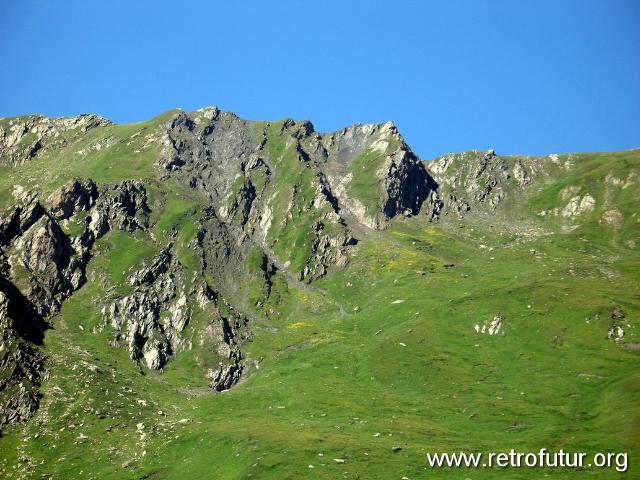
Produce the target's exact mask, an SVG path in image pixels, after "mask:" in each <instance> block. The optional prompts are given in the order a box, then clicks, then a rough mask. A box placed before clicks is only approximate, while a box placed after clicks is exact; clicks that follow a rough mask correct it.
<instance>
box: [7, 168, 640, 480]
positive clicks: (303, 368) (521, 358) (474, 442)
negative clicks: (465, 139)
mask: <svg viewBox="0 0 640 480" xmlns="http://www.w3.org/2000/svg"><path fill="white" fill-rule="evenodd" d="M283 161H284V157H283ZM634 162H636V163H635V165H638V163H637V160H634ZM103 168H107V169H108V163H106V164H105V165H103ZM586 171H590V169H589V168H587V167H586V166H585V172H586ZM290 172H291V175H294V176H295V178H298V179H299V178H301V177H304V171H298V170H294V169H290ZM585 172H582V173H579V174H577V176H576V178H575V179H573V180H575V181H578V180H579V178H580V177H579V176H580V175H583V174H586V173H585ZM284 180H285V179H282V181H283V182H284ZM299 183H301V184H304V182H303V181H302V182H299ZM2 188H3V191H4V188H5V187H4V186H3V187H2ZM549 188H550V189H553V188H555V187H554V186H550V187H549ZM165 190H168V191H169V194H168V197H167V199H168V200H167V202H166V205H167V206H166V207H164V209H163V210H162V212H160V213H158V217H157V218H156V220H157V222H156V227H155V228H154V235H155V236H156V238H158V239H159V242H160V243H162V242H163V241H164V240H165V239H166V233H167V231H168V230H169V229H170V228H171V227H172V226H176V227H177V229H178V241H177V247H178V248H179V257H180V260H181V262H183V264H184V265H185V266H186V267H188V268H193V267H194V266H195V264H194V263H193V262H195V261H196V259H194V258H193V255H192V254H191V252H190V250H189V249H188V248H187V244H188V241H189V239H190V238H192V235H193V234H194V233H195V223H194V219H195V218H197V215H198V210H197V208H196V206H195V205H194V204H193V200H192V199H190V198H189V197H188V196H187V194H186V193H185V192H180V191H174V190H172V189H171V188H168V187H165ZM549 191H551V190H549ZM283 192H284V191H283ZM289 194H290V192H287V193H286V194H285V193H283V195H284V197H286V199H287V201H288V199H289V198H290V197H289ZM158 195H161V193H158V192H157V193H154V198H157V196H158ZM541 195H542V197H544V195H551V193H544V192H543V193H542V194H541ZM594 195H597V193H594ZM625 195H626V193H625ZM542 197H541V199H540V200H539V201H540V202H544V201H545V200H544V198H542ZM278 201H279V200H277V199H276V200H275V202H278ZM285 203H287V202H285ZM274 205H278V203H274ZM630 205H633V202H632V201H631V204H630ZM194 208H195V210H194ZM530 213H534V212H530ZM628 213H629V212H627V211H626V210H625V215H627V214H628ZM629 216H630V215H629ZM593 221H594V222H597V220H596V219H595V217H594V220H593ZM303 223H304V222H303ZM273 225H274V227H272V228H276V227H275V226H276V225H279V223H278V220H277V217H274V223H273ZM598 228H600V227H598V224H597V223H594V225H592V228H590V229H588V230H585V231H584V232H582V231H581V230H580V229H578V230H575V231H574V232H572V233H571V234H568V235H551V236H546V237H541V238H539V239H538V240H535V241H533V242H529V243H527V244H521V243H518V242H514V241H513V239H512V238H510V237H509V236H506V235H505V236H502V235H499V234H484V233H483V232H482V231H481V230H479V229H476V231H474V232H471V231H467V230H465V232H463V233H455V234H454V233H451V232H448V231H445V230H441V229H439V228H437V227H432V226H428V225H423V224H421V223H420V221H419V220H418V219H413V220H411V221H401V222H398V223H397V224H396V225H395V226H394V227H393V228H392V229H390V230H388V231H385V232H377V233H372V235H371V237H370V238H368V239H365V240H364V241H363V242H362V243H361V245H360V247H359V251H358V254H357V256H355V257H354V258H353V259H352V261H351V263H350V265H349V267H348V268H347V269H346V270H345V271H342V272H335V273H332V274H331V275H330V276H329V277H327V278H326V279H323V280H322V281H319V282H316V283H314V286H313V287H311V288H304V289H302V290H299V289H296V288H295V287H294V286H292V285H289V286H288V287H287V286H286V284H285V283H284V282H282V280H281V279H276V282H275V283H274V289H275V291H274V292H273V294H272V299H280V302H276V301H275V300H272V304H271V305H270V306H271V307H272V308H274V309H276V310H278V311H279V313H280V315H279V316H272V320H269V321H266V320H261V321H260V320H258V321H256V322H254V333H255V338H254V341H253V342H252V343H249V344H247V345H246V347H245V348H246V350H247V356H248V361H249V363H250V364H251V363H253V362H256V361H257V362H259V365H260V368H259V370H255V369H253V370H252V373H251V374H250V375H248V376H247V377H246V378H245V379H244V380H243V381H242V382H241V384H240V385H238V386H237V387H235V388H234V389H233V390H231V391H230V392H226V393H224V394H217V395H216V394H211V393H209V392H208V391H207V389H206V388H204V387H205V385H204V381H203V380H202V377H201V371H200V370H199V367H198V365H199V363H200V362H201V361H202V357H201V356H202V355H203V354H204V352H199V351H197V349H196V351H194V352H185V353H183V354H180V355H178V357H177V358H176V359H174V360H173V361H172V362H171V363H170V364H169V367H168V368H167V369H166V370H165V373H164V374H160V373H156V372H146V374H145V375H142V374H141V373H140V372H139V371H138V369H137V367H135V366H134V365H133V364H132V363H131V362H130V360H129V359H128V358H127V354H126V352H125V351H124V349H114V348H112V347H111V346H110V345H109V341H110V338H111V337H110V332H109V331H108V329H107V330H105V331H103V332H100V331H97V333H92V331H93V328H94V327H96V326H97V325H98V324H99V322H100V313H99V308H100V305H99V302H98V301H96V300H97V299H98V300H99V299H101V298H102V297H103V296H104V295H105V291H106V290H107V289H109V288H110V287H113V288H115V289H116V290H118V289H121V288H124V287H123V279H124V278H126V274H125V273H124V272H126V271H128V269H129V268H130V267H132V266H134V265H138V264H139V263H140V262H142V261H145V260H147V259H148V258H150V256H151V255H152V254H153V252H154V248H157V246H158V245H157V244H156V243H153V242H151V240H150V239H149V238H147V237H142V236H139V237H137V238H125V236H124V235H122V234H109V235H108V236H107V237H105V238H104V239H103V240H101V244H100V246H99V248H100V249H101V250H100V251H102V252H103V255H102V256H101V257H100V258H99V259H97V260H96V261H95V262H93V263H92V265H91V272H90V274H92V275H96V276H98V277H99V278H104V279H105V282H104V284H102V283H100V282H93V283H91V284H88V285H87V286H85V287H83V288H82V289H81V290H80V291H79V292H77V293H76V294H75V295H74V296H73V297H72V298H71V299H70V300H69V301H68V302H66V303H65V305H64V308H63V311H62V314H61V315H59V316H58V317H56V318H55V319H54V320H53V322H52V326H53V328H52V329H51V330H49V331H48V332H47V336H46V341H45V352H46V353H47V355H48V356H49V359H50V362H51V371H52V377H51V378H50V379H49V380H47V381H46V382H45V383H44V385H43V393H44V398H43V402H42V406H41V408H40V410H39V411H38V413H37V414H36V417H35V418H34V420H33V421H31V422H29V423H28V424H26V425H19V426H16V427H13V428H10V429H8V430H7V431H6V432H5V436H4V438H2V439H0V476H2V475H5V476H11V477H16V478H18V477H19V474H20V473H23V474H27V473H29V476H32V477H33V478H40V477H41V475H53V476H54V478H72V477H81V478H91V477H93V478H114V479H118V478H184V477H185V476H189V477H190V478H194V479H200V478H216V479H235V478H273V479H287V478H326V479H334V478H401V477H402V476H403V475H407V476H408V477H410V478H412V479H416V478H434V477H435V478H456V479H457V478H465V477H470V478H473V479H474V480H475V479H478V478H496V476H498V474H497V472H496V471H488V470H477V471H469V472H466V471H464V470H447V469H443V470H439V471H437V472H430V471H427V469H426V468H425V466H424V454H425V453H426V452H431V451H452V450H458V449H465V450H481V451H499V450H505V451H506V450H509V449H510V448H515V449H517V450H520V451H535V450H537V449H539V448H540V447H546V448H549V449H551V450H553V449H559V448H565V449H568V450H574V451H588V452H595V451H627V452H629V454H630V457H631V467H630V470H629V472H628V474H626V475H624V474H623V475H618V474H616V476H620V477H621V478H635V476H636V475H637V472H638V471H639V469H640V464H639V462H638V454H640V440H639V438H638V435H637V432H638V431H640V421H639V418H640V416H639V415H638V407H637V405H638V404H639V401H640V377H639V375H638V372H639V369H638V366H639V363H638V354H637V352H636V351H631V350H624V349H621V348H620V347H618V346H616V345H615V344H614V343H613V342H610V341H607V340H606V339H605V336H606V331H607V329H608V326H609V323H608V322H609V320H608V318H607V317H608V312H610V309H611V308H612V306H613V304H614V303H615V304H619V305H621V306H623V308H624V309H625V310H626V312H627V318H628V319H629V322H630V325H631V326H630V327H627V328H626V330H627V336H626V337H625V340H627V341H636V342H637V341H639V338H638V337H639V334H638V333H637V318H638V315H639V314H640V302H639V301H638V298H640V287H639V285H640V275H639V273H638V272H639V271H638V268H637V267H638V255H637V253H635V252H634V251H633V250H630V249H627V248H625V247H624V244H623V243H621V242H620V241H619V239H617V237H616V236H613V238H610V237H606V236H605V234H604V231H602V232H601V231H600V230H598ZM304 232H305V229H304V228H302V227H301V226H296V228H290V229H287V228H285V229H283V230H280V231H278V230H274V231H273V232H272V233H271V235H282V237H278V238H283V239H285V240H286V242H285V240H281V242H282V243H281V245H280V246H279V247H277V248H281V249H282V250H281V251H280V252H279V253H282V254H283V256H284V258H287V255H290V254H291V251H290V250H285V248H291V247H286V245H291V244H292V243H291V241H295V239H294V240H291V239H290V238H289V237H288V236H289V235H303V234H304ZM593 232H596V233H593ZM598 232H600V233H598ZM634 234H635V235H636V236H637V227H634V226H633V225H626V224H625V227H624V229H623V230H622V233H620V235H624V238H625V239H626V238H627V236H628V235H634ZM463 235H464V237H463ZM580 238H583V239H586V240H588V242H584V241H583V240H580ZM299 241H301V240H299ZM480 244H484V245H486V246H487V247H488V248H485V249H482V248H480V247H479V245H480ZM576 245H582V247H580V248H576ZM109 247H111V248H109ZM132 247H135V248H132ZM277 248H276V247H274V249H276V251H278V250H277ZM489 248H493V250H489ZM532 248H533V249H535V250H536V253H535V254H534V253H531V252H530V249H532ZM125 251H126V252H129V254H127V255H121V253H122V252H125ZM594 254H596V255H597V257H596V258H595V259H594ZM257 257H258V255H257V253H256V258H257ZM256 262H257V260H256ZM445 263H454V264H456V267H455V268H452V269H445V268H443V264H445ZM603 270H605V271H608V272H613V275H611V276H606V275H604V274H603ZM416 271H424V272H426V275H424V276H422V275H418V274H416ZM348 285H351V286H348ZM395 300H403V302H402V303H398V304H394V303H392V302H394V301H395ZM355 307H359V311H357V312H356V311H355V310H354V309H355ZM498 313H501V314H502V315H504V316H505V328H506V335H505V336H498V337H489V336H480V335H477V334H476V333H475V332H474V330H473V326H474V325H475V324H476V323H482V322H484V321H486V320H490V319H492V318H493V316H494V315H496V314H498ZM587 320H588V321H587ZM200 321H206V314H205V313H204V312H201V313H198V314H197V315H196V317H195V318H194V323H196V322H200ZM81 325H82V329H81V328H80V326H81ZM187 334H189V332H187ZM194 343H196V342H194ZM402 344H404V345H402ZM83 362H87V363H88V364H91V365H95V366H97V367H98V368H99V371H98V372H94V371H92V370H91V369H89V368H88V366H87V365H86V364H85V363H83ZM138 400H140V401H138ZM159 411H162V412H163V413H164V415H161V414H159V413H158V412H159ZM96 412H97V414H96ZM180 420H185V422H184V423H180ZM138 423H143V424H144V428H143V429H142V431H143V432H144V434H145V437H144V438H143V439H142V440H141V439H140V437H141V433H139V432H138V430H139V429H138V427H137V424H138ZM108 427H111V428H110V431H107V429H108ZM375 433H380V434H381V435H380V436H379V437H376V436H374V434H375ZM81 434H82V436H81ZM36 435H37V437H36ZM84 436H86V437H87V438H84ZM393 446H401V447H402V448H403V449H402V450H401V451H400V452H397V453H394V452H392V450H391V448H392V447H393ZM321 454H322V455H321ZM21 457H29V458H30V459H32V464H31V465H32V466H30V463H29V462H26V461H18V459H19V458H21ZM334 458H342V459H345V460H346V463H345V464H336V463H335V462H334V461H333V459H334ZM124 462H131V463H130V464H128V465H127V468H123V466H122V465H123V463H124ZM310 465H312V466H313V467H314V468H313V469H311V468H310V467H309V466H310ZM544 473H549V474H551V475H553V476H554V477H556V478H584V477H588V478H611V476H612V472H611V471H607V470H595V469H594V470H587V471H582V472H580V471H550V472H541V471H539V470H525V469H520V470H512V471H509V472H507V474H508V478H540V476H541V475H543V474H544ZM501 478H506V477H503V476H501Z"/></svg>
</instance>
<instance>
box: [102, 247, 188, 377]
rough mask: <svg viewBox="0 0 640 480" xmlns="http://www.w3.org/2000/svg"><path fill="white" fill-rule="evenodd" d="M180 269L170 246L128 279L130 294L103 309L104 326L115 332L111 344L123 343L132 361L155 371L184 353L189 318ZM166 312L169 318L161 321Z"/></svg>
mask: <svg viewBox="0 0 640 480" xmlns="http://www.w3.org/2000/svg"><path fill="white" fill-rule="evenodd" d="M182 273H183V272H182V267H181V265H180V264H179V263H178V262H177V261H176V260H175V258H174V257H173V256H172V254H171V245H170V246H169V247H167V248H166V249H164V250H162V252H160V254H158V255H157V256H156V257H154V259H153V261H152V262H151V264H150V265H149V266H148V267H143V268H142V269H140V270H138V271H137V272H135V273H134V274H133V275H132V276H131V277H130V279H129V283H130V284H131V285H132V286H133V287H134V290H133V293H131V294H130V295H127V296H125V297H122V298H119V299H117V300H116V301H114V302H113V303H111V305H109V306H105V307H103V309H102V314H103V322H104V323H103V326H106V325H107V324H109V325H110V326H111V327H112V328H113V331H114V344H115V346H118V345H119V344H120V342H123V343H124V344H125V345H126V346H127V349H128V350H129V354H130V356H131V359H132V360H134V361H143V362H144V363H145V364H146V366H147V368H150V369H154V370H158V369H160V368H162V367H163V366H164V365H165V364H166V362H167V359H168V358H169V357H170V356H171V355H173V354H174V353H176V352H179V351H180V350H183V349H185V347H186V345H185V344H184V342H183V341H182V338H181V336H180V333H181V332H182V331H183V330H184V328H185V327H186V325H187V323H188V322H189V318H190V311H189V309H188V306H187V299H186V296H185V293H184V291H183V290H181V289H180V288H181V287H182V288H184V287H183V280H182ZM163 311H165V312H167V313H168V314H169V315H167V316H166V317H165V318H163V319H162V320H161V318H160V315H161V313H162V312H163Z"/></svg>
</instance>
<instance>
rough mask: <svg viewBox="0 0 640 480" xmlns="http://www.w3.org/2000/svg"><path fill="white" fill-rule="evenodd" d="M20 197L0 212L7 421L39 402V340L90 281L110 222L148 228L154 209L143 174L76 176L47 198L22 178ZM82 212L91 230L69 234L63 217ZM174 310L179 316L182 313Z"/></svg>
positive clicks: (0, 349)
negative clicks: (96, 249) (111, 179)
mask: <svg viewBox="0 0 640 480" xmlns="http://www.w3.org/2000/svg"><path fill="white" fill-rule="evenodd" d="M14 197H15V204H14V205H13V206H12V207H11V208H10V209H9V211H7V212H6V213H5V214H4V215H2V216H1V217H0V340H1V344H0V370H2V371H3V376H2V380H0V426H2V425H3V424H9V423H14V422H17V421H22V420H25V419H28V418H29V417H30V416H31V415H32V414H33V412H34V411H35V409H36V408H37V405H38V398H39V397H38V386H39V382H40V378H41V377H42V375H43V373H44V367H43V361H42V358H41V356H40V354H39V353H38V348H37V345H38V344H39V343H41V341H42V332H43V331H44V328H45V326H46V323H45V319H46V318H47V317H48V316H50V315H52V314H54V313H56V312H58V311H59V309H60V307H61V304H62V302H63V301H64V300H65V299H66V298H68V297H69V296H70V295H71V294H72V293H73V292H74V291H76V290H77V289H78V288H80V287H81V286H82V285H83V284H84V283H85V282H86V276H85V270H86V266H87V263H88V262H89V260H90V258H91V249H92V247H93V244H94V242H95V240H97V239H98V238H100V237H101V236H102V235H104V234H105V233H106V232H107V231H108V230H109V229H111V228H116V229H121V230H124V231H134V230H136V229H138V228H146V226H147V225H148V215H149V208H148V205H147V200H146V192H145V189H144V186H143V185H142V184H140V183H137V182H123V183H120V184H115V185H105V186H104V187H103V188H98V186H97V185H96V184H95V183H94V182H93V181H91V180H86V181H80V180H72V181H70V182H68V183H67V184H65V185H63V186H62V187H61V188H60V189H59V190H57V191H55V192H54V193H53V194H51V196H49V198H48V199H47V202H46V203H45V205H44V206H43V204H42V203H40V201H39V199H38V196H37V194H35V193H32V192H28V191H25V190H24V189H23V188H21V187H19V186H16V188H15V189H14ZM81 212H84V213H85V214H86V217H85V218H84V225H85V228H84V232H83V233H81V234H80V235H78V236H70V235H68V234H66V233H65V231H64V228H63V226H62V225H63V223H64V222H66V221H68V220H74V218H75V216H76V215H77V214H79V213H81ZM179 308H180V306H178V307H177V309H178V310H179ZM174 314H175V318H174V319H173V321H174V322H175V323H179V322H180V321H181V314H180V313H179V312H178V311H176V312H174ZM7 372H8V373H7ZM4 373H7V375H6V376H5V375H4Z"/></svg>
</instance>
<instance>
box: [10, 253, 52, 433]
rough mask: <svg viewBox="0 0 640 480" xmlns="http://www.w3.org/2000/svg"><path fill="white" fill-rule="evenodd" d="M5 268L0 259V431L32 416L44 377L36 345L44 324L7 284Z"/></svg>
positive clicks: (24, 300) (15, 289)
mask: <svg viewBox="0 0 640 480" xmlns="http://www.w3.org/2000/svg"><path fill="white" fill-rule="evenodd" d="M8 269H9V268H8V264H7V262H6V259H5V258H4V257H3V256H0V372H2V375H0V429H1V428H2V427H4V426H5V425H10V424H12V423H16V422H20V421H24V420H28V419H29V418H30V417H31V416H32V415H33V413H34V412H35V411H36V409H37V407H38V403H39V400H40V397H39V394H38V387H39V385H40V382H41V379H42V376H43V374H44V367H43V359H42V357H41V355H40V354H39V352H38V350H37V348H36V347H35V344H36V343H40V342H41V341H42V335H43V332H44V328H45V324H44V322H43V321H42V319H41V317H40V316H39V315H38V314H37V312H36V311H35V309H34V308H33V306H32V305H31V304H30V302H29V301H28V300H27V299H25V298H24V297H23V296H22V294H21V293H20V291H19V290H18V289H17V288H15V286H14V285H13V284H11V283H10V282H9V281H8V279H7V275H8Z"/></svg>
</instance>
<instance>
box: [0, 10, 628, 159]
mask: <svg viewBox="0 0 640 480" xmlns="http://www.w3.org/2000/svg"><path fill="white" fill-rule="evenodd" d="M639 25H640V1H636V0H626V1H625V0H599V1H595V0H576V1H569V0H566V1H562V0H554V1H544V0H536V1H527V0H519V1H518V0H512V1H497V0H496V1H473V0H466V1H463V0H459V1H456V0H448V1H402V0H396V1H392V2H389V1H386V2H380V1H375V0H369V1H347V0H342V1H326V2H322V1H319V2H305V1H275V0H272V1H250V0H245V1H228V0H227V1H224V2H218V1H209V2H204V1H202V2H196V1H188V0H185V1H181V2H169V1H161V0H153V1H151V0H135V1H117V0H116V1H114V0H110V1H107V2H90V1H86V0H84V1H64V2H63V1H54V0H48V1H45V0H30V1H23V0H2V1H1V2H0V49H1V57H0V58H2V62H1V64H0V65H1V67H0V68H1V70H2V74H1V75H0V116H13V115H19V114H25V113H42V114H45V115H55V116H59V115H74V114H78V113H83V112H93V113H98V114H101V115H104V116H106V117H109V118H111V119H112V120H114V121H117V122H131V121H138V120H143V119H147V118H150V117H152V116H155V115H156V114H158V113H160V112H162V111H165V110H168V109H170V108H174V107H181V108H183V109H185V110H194V109H196V108H199V107H201V106H205V105H212V104H213V105H217V106H219V107H220V108H222V109H225V110H232V111H234V112H236V113H237V114H238V115H240V116H241V117H244V118H250V119H277V118H283V117H293V118H297V119H310V120H311V121H312V122H313V123H314V125H315V127H316V129H317V130H319V131H328V130H337V129H340V128H342V127H344V126H346V125H348V124H351V123H355V122H361V123H367V122H381V121H386V120H393V121H394V122H395V123H396V124H397V125H398V127H399V129H400V131H401V132H402V133H403V135H404V136H405V138H406V140H407V142H408V143H409V144H410V145H411V146H412V147H413V149H414V150H415V151H416V152H417V153H418V154H420V155H421V156H422V157H423V158H432V157H435V156H437V155H440V154H442V153H445V152H451V151H461V150H467V149H472V148H477V149H488V148H495V149H496V151H497V152H498V153H503V154H507V153H529V154H544V153H553V152H568V151H596V150H597V151H606V150H621V149H627V148H632V147H640V28H639V27H638V26H639Z"/></svg>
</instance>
